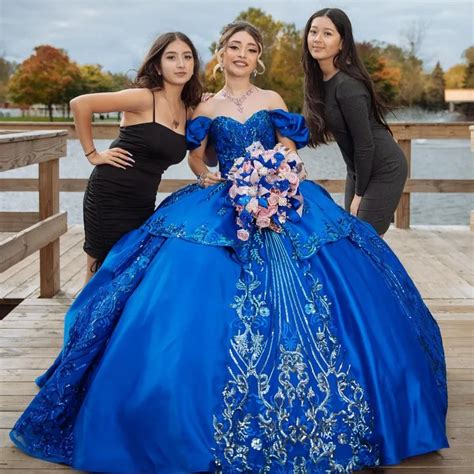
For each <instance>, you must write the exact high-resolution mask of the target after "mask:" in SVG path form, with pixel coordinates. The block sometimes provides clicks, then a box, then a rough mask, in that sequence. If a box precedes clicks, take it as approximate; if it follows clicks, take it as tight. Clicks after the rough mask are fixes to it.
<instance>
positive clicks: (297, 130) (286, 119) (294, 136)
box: [270, 109, 309, 148]
mask: <svg viewBox="0 0 474 474" xmlns="http://www.w3.org/2000/svg"><path fill="white" fill-rule="evenodd" d="M270 116H271V120H272V123H273V126H274V127H275V128H277V129H278V131H279V132H280V133H281V134H282V135H283V136H284V137H286V138H289V139H290V140H292V141H294V142H295V145H296V147H297V148H303V147H304V146H306V145H307V144H308V141H309V130H308V129H307V128H306V123H305V120H304V117H303V116H302V115H301V114H295V113H292V112H286V111H285V110H283V109H275V110H271V111H270Z"/></svg>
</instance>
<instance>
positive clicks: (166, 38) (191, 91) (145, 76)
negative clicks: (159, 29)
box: [132, 31, 202, 107]
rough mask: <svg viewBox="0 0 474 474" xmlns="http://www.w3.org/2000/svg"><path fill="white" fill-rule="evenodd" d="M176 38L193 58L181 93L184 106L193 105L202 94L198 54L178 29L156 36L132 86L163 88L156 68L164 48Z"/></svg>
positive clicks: (151, 88)
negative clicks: (190, 75)
mask: <svg viewBox="0 0 474 474" xmlns="http://www.w3.org/2000/svg"><path fill="white" fill-rule="evenodd" d="M176 40H179V41H183V42H184V43H186V44H187V45H188V46H189V48H190V49H191V52H192V55H193V58H194V69H193V75H192V77H191V79H190V80H189V81H188V82H187V83H186V84H185V86H184V88H183V92H182V93H181V99H182V101H183V102H184V104H185V105H186V107H194V106H196V105H197V104H199V102H200V101H201V96H202V85H201V81H200V79H199V68H200V63H199V56H198V53H197V51H196V48H195V47H194V44H193V43H192V41H191V40H190V39H189V38H188V37H187V36H186V35H185V34H184V33H181V32H179V31H172V32H170V33H164V34H162V35H160V36H158V38H157V39H156V40H155V42H154V43H153V44H152V46H151V48H150V51H148V54H147V55H146V56H145V59H144V61H143V64H142V65H141V66H140V69H139V70H138V72H137V77H136V78H135V80H134V82H133V84H132V87H143V88H146V89H150V90H160V89H163V76H160V75H159V74H158V69H159V67H160V65H161V58H162V57H163V53H164V52H165V49H166V48H167V47H168V45H169V44H170V43H172V42H173V41H176Z"/></svg>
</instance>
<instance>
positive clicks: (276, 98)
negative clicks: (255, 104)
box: [261, 89, 288, 110]
mask: <svg viewBox="0 0 474 474" xmlns="http://www.w3.org/2000/svg"><path fill="white" fill-rule="evenodd" d="M261 93H262V94H263V96H264V97H265V101H266V102H267V104H268V108H269V109H270V110H274V109H283V110H288V108H287V106H286V104H285V101H284V100H283V99H282V97H281V95H280V94H279V93H278V92H275V91H272V90H269V89H261Z"/></svg>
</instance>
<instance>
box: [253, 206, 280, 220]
mask: <svg viewBox="0 0 474 474" xmlns="http://www.w3.org/2000/svg"><path fill="white" fill-rule="evenodd" d="M277 211H278V207H277V206H269V207H262V208H261V209H260V211H259V212H258V217H271V216H273V214H276V212H277Z"/></svg>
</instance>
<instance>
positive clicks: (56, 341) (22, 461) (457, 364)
mask: <svg viewBox="0 0 474 474" xmlns="http://www.w3.org/2000/svg"><path fill="white" fill-rule="evenodd" d="M82 233H83V230H82V228H81V227H78V226H76V227H72V228H71V229H70V231H69V232H68V233H67V234H66V235H65V236H63V237H62V239H61V282H62V292H61V293H60V294H59V295H58V296H57V297H56V298H54V299H37V298H36V296H37V294H38V275H37V269H38V257H37V256H35V255H32V256H30V257H29V258H28V259H26V260H24V261H23V262H21V263H19V264H18V265H16V266H15V267H12V268H11V269H9V270H7V271H6V272H4V273H1V274H0V299H2V298H3V299H4V300H9V299H13V298H15V299H16V298H22V299H23V298H26V299H25V300H24V301H23V302H22V303H21V304H20V305H19V306H17V307H16V308H15V309H14V310H13V311H12V312H11V313H10V314H8V316H7V317H6V318H5V319H4V320H3V321H0V474H2V473H9V474H13V473H16V474H20V473H21V474H23V473H24V474H34V473H41V474H46V473H62V472H78V471H73V470H71V469H67V468H66V467H64V466H59V465H54V464H50V463H45V462H41V461H38V460H36V459H33V458H30V457H28V456H26V455H24V454H22V453H21V452H20V451H18V450H16V449H15V448H14V447H13V446H12V443H11V442H10V440H9V438H8V432H9V430H10V429H11V427H12V425H13V424H14V422H15V421H16V419H17V418H18V416H19V414H20V413H21V411H22V410H23V409H24V407H25V406H26V405H27V404H28V403H29V401H30V400H31V398H32V396H33V395H34V394H35V393H36V388H35V386H34V384H33V380H34V378H35V377H37V376H38V375H40V374H41V373H42V372H43V371H44V370H45V369H46V368H47V367H48V366H49V365H50V364H51V362H52V361H53V360H54V358H55V356H56V355H57V353H58V351H59V349H60V347H61V342H62V325H63V317H64V313H65V311H66V310H67V308H68V307H69V305H70V303H71V300H72V298H73V297H74V296H75V295H76V294H77V292H78V291H79V290H80V288H81V286H82V282H83V274H84V259H83V255H82ZM473 238H474V234H473V233H470V232H469V230H468V228H467V227H416V228H414V229H412V230H410V231H402V230H396V229H393V230H391V231H390V232H389V234H388V239H387V240H388V242H389V244H390V245H391V247H392V248H393V249H394V251H395V252H396V253H397V255H398V256H399V257H400V259H401V260H402V262H403V263H404V265H405V266H406V268H407V270H408V271H409V273H410V274H411V275H412V277H413V278H414V280H415V282H416V284H417V286H418V288H419V289H420V291H421V293H422V295H423V297H424V298H425V301H426V302H427V304H428V306H429V307H430V309H431V310H432V312H433V314H434V316H435V317H436V319H437V321H438V323H439V325H440V327H441V331H442V333H443V340H444V344H445V350H446V356H447V365H448V381H449V412H448V422H447V425H448V436H449V441H450V444H451V448H450V449H446V450H443V451H441V452H438V453H431V454H428V455H424V456H418V457H415V458H412V459H410V460H407V461H405V462H404V463H403V464H401V465H400V466H393V467H390V468H383V469H380V470H377V472H390V473H400V474H402V473H406V474H421V473H423V474H431V473H435V474H445V473H446V474H447V473H449V474H468V473H474V410H473V405H474V350H473V347H474V289H473V283H474V272H473V269H474V240H473ZM24 295H26V296H24ZM137 474H138V473H137Z"/></svg>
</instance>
